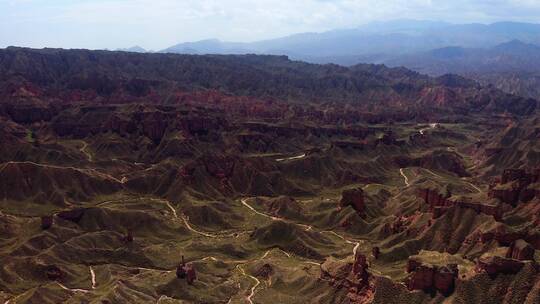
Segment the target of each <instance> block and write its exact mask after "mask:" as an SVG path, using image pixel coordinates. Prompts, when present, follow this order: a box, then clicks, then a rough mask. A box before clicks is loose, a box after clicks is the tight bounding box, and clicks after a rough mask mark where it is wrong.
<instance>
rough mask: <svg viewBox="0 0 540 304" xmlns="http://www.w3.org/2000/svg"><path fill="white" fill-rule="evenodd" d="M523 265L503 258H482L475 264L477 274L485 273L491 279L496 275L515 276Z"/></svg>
mask: <svg viewBox="0 0 540 304" xmlns="http://www.w3.org/2000/svg"><path fill="white" fill-rule="evenodd" d="M524 265H525V264H524V263H523V262H521V261H518V260H513V259H508V258H503V257H499V256H490V257H482V258H480V259H478V261H477V263H476V270H477V271H478V272H482V271H483V272H486V273H487V274H488V275H490V276H491V277H494V276H497V275H498V274H516V273H518V272H519V271H520V270H521V269H522V268H523V266H524Z"/></svg>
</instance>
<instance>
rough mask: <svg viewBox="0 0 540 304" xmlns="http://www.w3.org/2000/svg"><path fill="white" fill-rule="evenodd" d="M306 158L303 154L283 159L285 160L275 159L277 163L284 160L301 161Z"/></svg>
mask: <svg viewBox="0 0 540 304" xmlns="http://www.w3.org/2000/svg"><path fill="white" fill-rule="evenodd" d="M304 157H306V153H303V154H301V155H298V156H292V157H285V158H278V159H276V161H277V162H283V161H286V160H295V159H302V158H304Z"/></svg>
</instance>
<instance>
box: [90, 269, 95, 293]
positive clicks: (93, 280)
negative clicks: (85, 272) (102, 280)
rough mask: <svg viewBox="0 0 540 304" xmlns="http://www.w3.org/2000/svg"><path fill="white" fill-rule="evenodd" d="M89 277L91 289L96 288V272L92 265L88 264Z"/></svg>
mask: <svg viewBox="0 0 540 304" xmlns="http://www.w3.org/2000/svg"><path fill="white" fill-rule="evenodd" d="M90 277H91V278H92V289H96V273H95V272H94V268H92V266H90Z"/></svg>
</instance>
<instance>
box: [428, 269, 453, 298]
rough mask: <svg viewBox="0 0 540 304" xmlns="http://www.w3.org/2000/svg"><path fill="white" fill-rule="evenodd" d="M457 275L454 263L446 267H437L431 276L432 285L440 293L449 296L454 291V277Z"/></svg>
mask: <svg viewBox="0 0 540 304" xmlns="http://www.w3.org/2000/svg"><path fill="white" fill-rule="evenodd" d="M457 277H458V268H457V265H456V264H451V265H448V266H446V267H439V268H438V269H437V271H436V272H435V276H434V278H433V287H435V289H436V290H438V291H439V292H440V293H441V294H443V295H445V296H449V295H450V294H452V292H454V286H455V281H456V278H457Z"/></svg>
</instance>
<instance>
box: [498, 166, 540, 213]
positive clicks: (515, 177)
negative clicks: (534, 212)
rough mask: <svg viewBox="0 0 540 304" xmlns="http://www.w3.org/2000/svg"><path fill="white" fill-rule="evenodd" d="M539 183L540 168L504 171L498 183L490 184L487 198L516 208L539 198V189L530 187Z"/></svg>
mask: <svg viewBox="0 0 540 304" xmlns="http://www.w3.org/2000/svg"><path fill="white" fill-rule="evenodd" d="M538 182H540V168H537V169H534V170H526V169H506V170H504V171H503V174H502V175H501V178H500V181H499V182H495V183H492V184H490V187H489V192H488V196H489V197H490V198H496V199H498V200H500V201H502V202H504V203H507V204H510V205H512V206H516V205H517V204H518V203H519V202H529V201H531V200H533V199H534V198H540V189H538V187H530V186H531V185H533V184H536V183H538Z"/></svg>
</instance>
